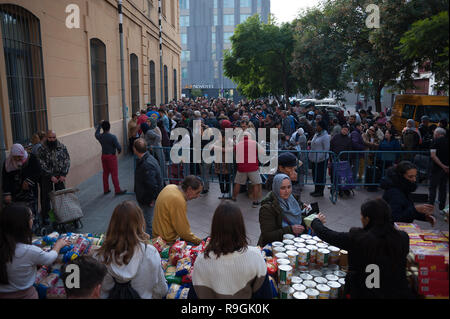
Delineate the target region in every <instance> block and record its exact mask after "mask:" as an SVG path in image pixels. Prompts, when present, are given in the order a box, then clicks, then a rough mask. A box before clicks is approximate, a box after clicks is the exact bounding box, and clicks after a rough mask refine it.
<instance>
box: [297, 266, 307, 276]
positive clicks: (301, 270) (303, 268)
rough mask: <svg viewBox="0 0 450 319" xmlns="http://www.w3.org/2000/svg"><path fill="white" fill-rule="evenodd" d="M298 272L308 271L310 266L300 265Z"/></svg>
mask: <svg viewBox="0 0 450 319" xmlns="http://www.w3.org/2000/svg"><path fill="white" fill-rule="evenodd" d="M298 272H299V273H300V274H304V273H308V272H309V270H308V266H298Z"/></svg>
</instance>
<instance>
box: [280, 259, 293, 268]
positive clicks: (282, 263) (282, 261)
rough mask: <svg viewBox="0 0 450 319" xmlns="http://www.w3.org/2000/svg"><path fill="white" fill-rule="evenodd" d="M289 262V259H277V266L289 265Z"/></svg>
mask: <svg viewBox="0 0 450 319" xmlns="http://www.w3.org/2000/svg"><path fill="white" fill-rule="evenodd" d="M290 264H291V262H290V261H289V259H287V258H286V259H277V266H278V267H280V266H283V265H290Z"/></svg>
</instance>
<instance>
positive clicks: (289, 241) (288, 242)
mask: <svg viewBox="0 0 450 319" xmlns="http://www.w3.org/2000/svg"><path fill="white" fill-rule="evenodd" d="M283 244H284V246H286V245H294V244H295V241H293V240H291V239H283Z"/></svg>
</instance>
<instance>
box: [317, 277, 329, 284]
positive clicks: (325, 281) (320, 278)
mask: <svg viewBox="0 0 450 319" xmlns="http://www.w3.org/2000/svg"><path fill="white" fill-rule="evenodd" d="M314 281H315V282H316V283H317V284H319V285H323V284H326V283H327V282H328V280H327V279H326V278H324V277H315V278H314Z"/></svg>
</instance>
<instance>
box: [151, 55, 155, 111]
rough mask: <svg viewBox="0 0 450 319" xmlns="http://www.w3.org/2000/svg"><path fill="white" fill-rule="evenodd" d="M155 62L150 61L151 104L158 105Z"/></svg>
mask: <svg viewBox="0 0 450 319" xmlns="http://www.w3.org/2000/svg"><path fill="white" fill-rule="evenodd" d="M155 76H156V75H155V62H153V61H150V103H151V104H152V105H156V78H155Z"/></svg>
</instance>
